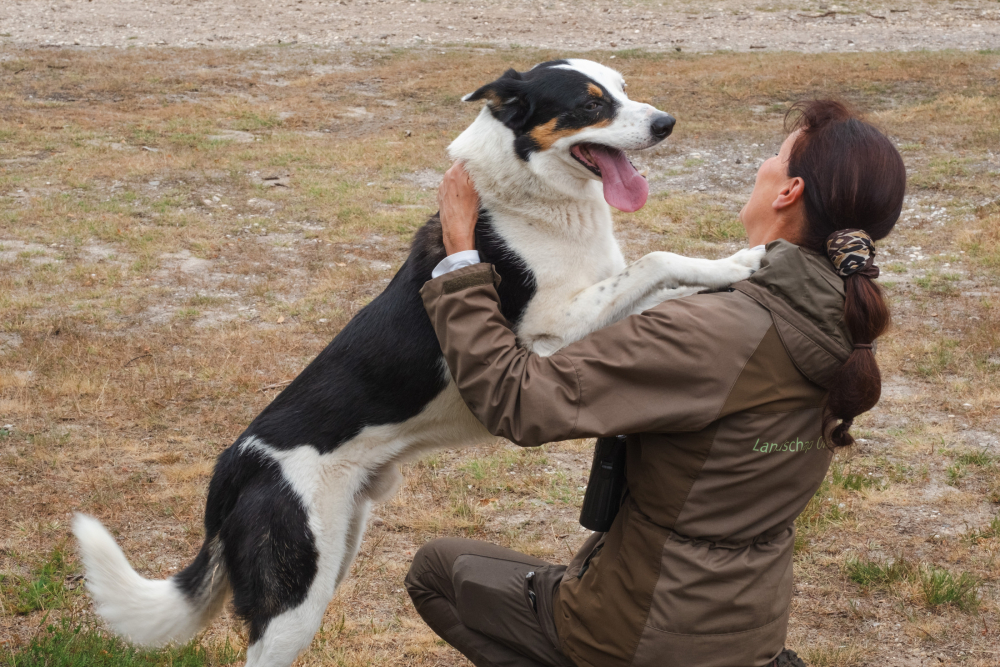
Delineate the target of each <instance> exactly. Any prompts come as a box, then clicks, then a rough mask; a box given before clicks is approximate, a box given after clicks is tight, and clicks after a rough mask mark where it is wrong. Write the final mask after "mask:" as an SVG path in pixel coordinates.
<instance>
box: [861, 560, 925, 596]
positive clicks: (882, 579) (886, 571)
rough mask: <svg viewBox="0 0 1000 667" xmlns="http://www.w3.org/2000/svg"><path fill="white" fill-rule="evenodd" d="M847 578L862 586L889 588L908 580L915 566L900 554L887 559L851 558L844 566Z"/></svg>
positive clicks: (913, 572)
mask: <svg viewBox="0 0 1000 667" xmlns="http://www.w3.org/2000/svg"><path fill="white" fill-rule="evenodd" d="M844 570H845V571H846V573H847V576H848V578H849V579H850V580H851V581H853V582H854V583H856V584H858V585H859V586H862V587H863V588H890V587H892V585H893V584H896V583H899V582H901V581H908V580H910V579H911V578H912V577H913V575H914V574H915V573H916V568H915V567H914V566H913V564H911V563H910V562H909V561H907V560H906V559H905V558H903V557H902V556H900V557H899V558H896V559H893V560H888V561H877V560H861V559H858V558H852V559H850V560H848V561H847V563H846V564H845V566H844Z"/></svg>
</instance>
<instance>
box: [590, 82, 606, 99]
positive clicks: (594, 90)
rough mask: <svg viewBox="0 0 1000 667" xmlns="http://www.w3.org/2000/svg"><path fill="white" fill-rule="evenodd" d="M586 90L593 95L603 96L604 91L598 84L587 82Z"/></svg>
mask: <svg viewBox="0 0 1000 667" xmlns="http://www.w3.org/2000/svg"><path fill="white" fill-rule="evenodd" d="M587 92H588V93H590V94H591V95H593V96H594V97H604V91H603V90H601V89H600V87H599V86H597V85H595V84H593V83H590V84H587Z"/></svg>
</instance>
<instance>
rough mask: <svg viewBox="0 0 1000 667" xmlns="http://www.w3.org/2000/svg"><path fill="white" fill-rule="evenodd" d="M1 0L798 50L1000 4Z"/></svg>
mask: <svg viewBox="0 0 1000 667" xmlns="http://www.w3.org/2000/svg"><path fill="white" fill-rule="evenodd" d="M748 4H750V5H756V6H755V7H748V6H747V5H748ZM3 5H4V7H3V10H2V11H0V40H3V41H7V42H8V43H10V42H13V43H15V44H19V45H75V44H76V45H80V46H116V47H128V46H151V45H152V46H156V45H169V46H198V45H215V46H233V47H240V48H243V47H251V46H258V45H265V44H270V45H276V44H279V43H282V44H285V43H289V42H298V43H307V44H314V45H317V46H323V47H343V46H350V45H358V44H384V45H388V46H413V45H417V44H428V43H429V44H469V43H482V44H491V45H501V46H513V45H522V46H533V47H542V48H557V49H587V50H591V49H648V50H653V51H663V50H670V49H676V50H683V51H698V52H702V51H718V50H726V49H731V50H734V51H747V50H750V49H754V50H758V49H759V50H763V51H768V50H791V51H803V52H809V53H816V52H826V51H885V50H900V51H911V50H920V49H928V50H939V49H960V50H983V49H997V48H1000V5H998V4H997V3H996V2H991V1H984V0H970V1H966V2H962V3H961V4H945V3H941V2H919V1H918V2H912V1H909V2H908V1H906V0H897V1H896V2H891V3H889V4H883V3H878V2H874V3H873V2H848V3H843V4H836V3H827V2H822V1H820V2H812V1H809V0H803V1H802V2H796V3H786V2H769V1H767V0H762V1H761V2H760V3H759V4H758V3H745V2H738V1H736V0H725V1H723V2H716V3H713V4H711V5H705V4H704V3H699V2H693V1H687V2H685V1H683V0H674V1H673V2H669V1H668V2H662V3H661V2H654V1H652V0H638V1H636V0H632V1H625V2H622V1H618V2H613V1H609V0H579V1H576V2H551V1H550V2H545V1H541V2H540V1H538V0H478V1H475V2H447V1H445V0H421V2H410V1H409V0H379V1H377V2H376V1H374V0H340V1H339V2H338V1H331V0H324V1H323V2H316V1H315V0H283V1H280V2H276V1H273V0H240V1H239V2H232V1H231V0H198V1H195V0H172V1H170V2H160V1H159V0H154V1H149V0H101V1H100V2H89V1H84V0H54V1H53V0H5V2H3ZM0 43H2V41H0Z"/></svg>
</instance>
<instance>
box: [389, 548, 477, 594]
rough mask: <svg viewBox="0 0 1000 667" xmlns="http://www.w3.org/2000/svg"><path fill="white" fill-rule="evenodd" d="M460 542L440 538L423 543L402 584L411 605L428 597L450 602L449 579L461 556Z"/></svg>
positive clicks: (450, 581) (451, 592)
mask: <svg viewBox="0 0 1000 667" xmlns="http://www.w3.org/2000/svg"><path fill="white" fill-rule="evenodd" d="M464 542H466V540H461V539H456V538H449V537H442V538H438V539H436V540H431V541H430V542H427V543H426V544H424V545H423V546H422V547H420V549H418V550H417V553H416V555H414V556H413V562H412V563H411V564H410V570H409V572H407V573H406V579H405V580H404V584H405V586H406V590H407V592H408V593H409V594H410V598H412V599H413V602H414V603H419V599H420V598H424V597H426V596H427V595H428V594H430V595H440V596H443V597H445V598H448V599H449V600H451V601H452V602H454V600H455V589H454V585H453V584H452V578H451V575H452V570H453V568H454V565H455V560H456V559H457V558H458V556H459V555H461V553H462V549H461V543H464Z"/></svg>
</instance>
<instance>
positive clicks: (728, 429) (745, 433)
mask: <svg viewBox="0 0 1000 667" xmlns="http://www.w3.org/2000/svg"><path fill="white" fill-rule="evenodd" d="M796 111H798V112H799V114H798V116H797V117H796V118H797V119H796V121H795V122H794V124H793V127H792V128H791V129H792V132H791V133H790V134H789V135H788V137H787V138H786V139H785V141H784V143H783V144H782V146H781V150H780V152H779V153H778V154H777V155H776V156H775V157H772V158H770V159H768V160H767V161H765V162H764V164H763V165H762V166H761V168H760V170H759V171H758V173H757V180H756V183H755V185H754V190H753V193H752V194H751V196H750V200H749V201H748V202H747V204H746V206H744V208H743V210H742V211H741V212H740V220H741V222H742V223H743V225H744V227H745V228H746V231H747V236H748V238H749V240H750V245H751V246H754V245H759V244H766V247H767V254H766V256H765V257H764V260H763V262H762V264H761V269H760V270H759V271H758V272H757V273H756V274H755V275H754V276H753V277H752V278H750V279H749V280H747V281H744V282H742V283H738V284H736V285H733V288H732V289H730V290H728V291H723V292H716V293H709V294H699V295H696V296H693V297H689V298H686V299H678V300H673V301H667V302H664V303H663V304H661V305H659V306H657V307H655V308H653V309H651V310H649V311H647V312H645V313H642V314H641V315H635V316H632V317H629V318H627V319H625V320H623V321H621V322H619V323H617V324H614V325H612V326H609V327H607V328H605V329H602V330H600V331H597V332H595V333H593V334H591V335H590V336H588V337H587V338H585V339H583V340H581V341H579V342H577V343H574V344H572V345H570V346H568V347H566V348H563V349H562V350H560V351H559V352H557V353H556V354H554V355H552V356H551V357H546V358H542V357H539V356H537V355H534V354H531V353H528V352H526V351H525V350H523V349H519V348H518V347H517V345H516V341H515V337H514V334H513V333H512V332H511V330H510V329H509V327H508V325H507V323H506V321H505V320H504V319H503V317H502V316H501V315H500V310H499V308H498V299H497V295H496V291H495V289H494V287H493V281H494V278H495V276H494V272H493V270H492V268H491V267H490V266H489V265H486V264H472V263H471V262H472V261H476V260H475V259H474V258H473V259H472V260H471V261H470V260H466V263H467V264H470V265H468V266H464V267H463V268H458V269H457V270H452V271H451V272H449V273H445V274H444V275H441V276H440V277H438V278H436V279H434V280H431V281H430V282H428V283H427V284H426V285H425V286H424V288H423V291H422V296H423V300H424V305H425V307H426V309H427V313H428V315H429V316H430V319H431V322H432V323H433V325H434V328H435V331H436V332H437V336H438V339H439V341H440V343H441V348H442V350H443V351H444V354H445V359H446V360H447V362H448V366H449V368H450V369H451V372H452V375H453V376H454V378H455V381H456V383H457V384H458V387H459V390H460V391H461V393H462V396H463V398H464V399H465V401H466V403H468V405H469V407H470V409H471V410H472V411H473V413H474V414H475V415H476V416H477V417H478V418H479V419H480V420H481V421H482V422H483V424H485V425H486V426H487V428H489V429H490V431H491V432H492V433H495V434H497V435H502V436H504V437H506V438H508V439H510V440H511V441H513V442H515V443H517V444H519V445H524V446H534V445H539V444H542V443H544V442H550V441H556V440H565V439H570V438H583V437H591V436H606V435H614V434H618V433H628V434H630V435H629V436H628V447H627V449H628V458H627V480H628V493H627V494H626V497H625V498H624V500H623V502H622V506H621V509H620V510H619V513H618V516H617V517H616V519H615V523H614V525H613V527H612V528H611V530H610V531H609V532H608V533H595V534H594V535H592V536H591V538H590V539H589V540H588V541H587V542H586V543H585V544H584V546H583V548H582V549H581V550H580V552H579V553H578V554H577V556H576V557H575V558H574V559H573V561H572V562H571V563H570V564H569V566H568V567H563V566H555V565H550V564H547V563H545V562H543V561H540V560H538V559H536V558H532V557H530V556H525V555H523V554H519V553H516V552H513V551H510V550H508V549H502V548H500V547H497V546H494V545H489V544H485V543H481V542H476V541H473V540H458V539H439V540H434V541H431V542H429V543H428V544H426V545H425V546H424V547H423V548H422V549H421V550H420V551H419V552H418V553H417V555H416V557H415V558H414V561H413V565H412V566H411V569H410V572H409V574H408V575H407V580H406V584H407V588H408V590H409V592H410V595H411V597H412V599H413V601H414V604H415V605H416V608H417V610H418V612H419V613H420V614H421V616H422V617H423V618H424V619H425V620H426V621H427V623H428V624H429V625H430V626H431V628H433V629H434V630H435V632H437V633H438V634H439V635H440V636H441V637H443V638H444V639H445V640H446V641H448V642H449V643H451V644H452V645H453V646H455V647H456V648H458V650H460V651H461V652H462V653H464V654H465V655H466V656H467V657H468V658H469V659H470V660H471V661H472V662H473V663H474V664H476V665H477V666H479V667H483V666H488V667H494V666H495V667H501V666H508V665H509V666H514V665H518V666H521V665H524V666H528V665H530V666H537V665H546V666H549V665H577V666H578V667H585V666H587V667H589V666H593V667H609V666H619V665H620V666H626V665H633V666H636V667H641V666H645V665H693V666H699V667H751V666H755V667H756V666H762V665H769V664H770V665H795V664H798V665H801V664H802V663H801V661H799V660H798V659H797V658H796V657H795V655H794V653H793V652H790V651H783V646H784V640H785V634H786V628H787V622H788V608H789V603H790V600H791V594H792V550H793V544H794V522H795V518H796V517H797V516H798V515H799V513H800V512H801V511H802V510H803V508H805V506H806V503H807V502H808V501H809V499H810V498H811V497H812V496H813V494H814V493H815V492H816V490H817V489H818V488H819V485H820V483H821V482H822V480H823V477H824V476H825V474H826V472H827V468H828V467H829V464H830V459H831V457H832V449H833V448H836V447H846V446H849V445H851V444H853V442H854V440H853V438H852V437H851V435H850V433H849V429H850V427H851V423H852V420H853V419H854V417H855V416H857V415H859V414H861V413H863V412H865V411H867V410H869V409H871V408H872V407H873V406H874V405H875V403H876V402H877V401H878V398H879V395H880V392H881V380H880V375H879V370H878V365H877V363H876V361H875V356H874V349H873V342H874V340H875V339H876V338H877V337H878V336H879V335H880V334H881V333H882V332H883V331H884V330H885V328H886V327H887V325H888V323H889V313H888V310H887V307H886V304H885V302H884V300H883V297H882V294H881V291H880V289H879V288H878V286H877V285H876V284H875V283H874V282H872V279H873V278H875V277H877V275H878V269H877V267H875V265H874V263H873V260H874V256H875V250H874V247H873V244H872V241H873V240H878V239H881V238H883V237H885V236H886V235H887V234H888V233H889V232H890V231H891V230H892V228H893V226H894V225H895V223H896V220H897V218H898V217H899V212H900V210H901V208H902V202H903V194H904V190H905V181H906V173H905V168H904V166H903V161H902V158H901V157H900V155H899V153H898V151H897V150H896V149H895V147H894V146H893V145H892V143H891V142H890V141H889V140H888V139H887V138H886V137H885V136H884V135H882V134H881V133H880V132H879V131H878V130H876V129H875V128H874V127H872V126H871V125H869V124H867V123H865V122H863V121H861V120H859V119H858V118H857V117H855V116H854V115H852V113H851V112H850V111H849V110H848V109H846V108H845V107H844V106H843V105H841V104H839V103H837V102H832V101H815V102H809V103H803V104H800V105H797V107H796ZM476 209H477V200H476V196H475V192H474V190H473V189H472V186H471V184H470V183H469V182H468V178H467V177H466V176H464V172H462V171H461V167H460V166H456V167H453V168H452V170H450V171H449V174H448V176H447V177H446V179H445V182H444V184H443V185H442V191H441V220H442V225H443V227H444V242H445V246H446V250H447V252H448V254H449V258H450V259H452V261H451V262H450V264H452V265H454V264H456V263H458V264H461V262H456V261H455V258H461V257H468V255H469V254H473V255H474V253H470V251H473V250H474V241H473V227H474V225H475V219H476ZM460 252H464V253H466V254H465V255H456V253H460ZM448 263H449V261H448V260H445V262H444V263H443V264H448ZM440 269H441V270H448V269H454V267H453V266H447V265H446V266H444V267H440ZM439 272H440V271H439Z"/></svg>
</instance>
